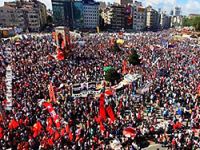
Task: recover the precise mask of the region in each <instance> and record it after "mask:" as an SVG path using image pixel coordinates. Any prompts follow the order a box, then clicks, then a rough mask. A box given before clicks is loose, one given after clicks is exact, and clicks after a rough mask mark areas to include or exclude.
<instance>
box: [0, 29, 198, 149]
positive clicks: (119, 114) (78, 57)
mask: <svg viewBox="0 0 200 150" xmlns="http://www.w3.org/2000/svg"><path fill="white" fill-rule="evenodd" d="M175 33H176V31H171V30H168V31H162V32H156V33H153V32H144V33H138V34H124V35H123V38H124V41H125V43H124V44H123V45H121V47H120V48H121V49H122V51H120V52H117V53H116V52H113V51H111V50H110V49H109V48H110V47H111V43H110V39H111V37H115V38H116V39H117V38H118V37H117V36H118V34H117V33H116V34H109V33H102V34H92V35H85V36H82V37H78V38H75V37H74V38H73V42H74V43H73V42H72V43H73V49H72V53H71V54H70V56H69V57H68V58H67V59H65V60H63V61H58V60H56V59H55V58H54V57H53V55H54V53H55V51H56V47H55V46H54V44H53V42H52V38H51V35H45V36H35V37H31V36H28V37H27V38H24V39H23V40H20V41H19V42H18V44H16V42H14V41H6V42H2V43H1V44H0V60H1V61H0V111H1V117H0V147H1V149H8V148H12V149H21V150H22V149H23V150H24V149H60V150H62V149H63V150H65V149H86V150H88V149H114V148H113V145H114V144H116V143H117V144H116V145H117V146H116V147H115V149H117V147H118V148H119V149H120V147H121V149H140V148H142V147H145V146H148V144H151V142H155V143H159V144H161V145H162V146H165V147H170V148H173V149H197V148H200V138H199V137H200V132H199V129H200V124H199V122H200V108H199V97H198V93H197V91H198V86H199V84H200V77H199V75H200V72H199V70H200V61H199V58H200V46H198V44H197V41H196V40H192V39H181V40H177V41H174V42H172V43H170V45H169V46H168V47H165V46H163V45H162V40H163V38H165V39H166V38H167V39H168V40H171V39H170V38H172V34H175ZM77 41H85V44H79V43H78V42H77ZM125 45H128V46H125ZM133 48H134V49H135V50H136V51H137V52H138V54H139V55H140V56H141V59H142V60H141V64H140V65H136V66H133V65H131V64H128V66H127V68H128V73H129V74H134V73H137V74H140V75H141V76H142V79H141V82H137V81H134V82H133V83H132V84H130V85H128V86H125V87H123V88H122V89H121V90H120V91H119V92H115V93H114V94H113V95H111V96H105V99H104V100H105V104H104V105H105V107H107V106H111V108H112V109H113V112H114V116H115V120H114V121H111V119H110V118H109V115H108V114H106V116H107V117H106V119H104V120H103V121H99V120H98V119H99V118H98V116H99V105H100V104H99V103H100V102H99V97H94V96H91V95H89V96H87V97H83V98H81V97H72V89H71V87H72V85H73V84H75V83H84V82H90V81H95V82H100V81H102V80H104V70H103V68H104V67H105V66H112V67H113V68H115V69H116V70H117V71H118V72H119V73H122V62H123V61H124V60H128V56H129V55H130V53H131V49H133ZM7 49H11V51H12V63H11V65H12V70H13V107H12V111H7V110H6V84H5V77H6V66H7V65H8V62H7V61H6V50H7ZM147 82H148V83H151V84H150V87H149V89H148V91H146V92H144V93H138V89H141V88H143V87H144V86H145V85H146V83H147ZM50 83H52V84H53V87H54V90H55V97H56V102H51V105H52V107H53V108H54V110H55V112H56V114H58V116H59V122H60V125H59V126H56V125H55V122H54V120H53V118H52V117H51V114H49V112H48V110H47V109H46V108H45V107H44V106H43V105H40V101H42V100H43V101H49V99H50V97H49V89H48V87H49V84H50ZM99 122H100V123H99ZM127 127H131V128H134V129H135V136H134V137H128V136H126V135H124V134H123V130H124V129H125V128H127Z"/></svg>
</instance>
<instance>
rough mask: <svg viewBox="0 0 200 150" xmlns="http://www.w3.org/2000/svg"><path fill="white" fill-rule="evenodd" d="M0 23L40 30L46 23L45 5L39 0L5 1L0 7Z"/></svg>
mask: <svg viewBox="0 0 200 150" xmlns="http://www.w3.org/2000/svg"><path fill="white" fill-rule="evenodd" d="M0 12H1V13H0V25H1V26H4V27H9V26H13V27H14V26H15V27H20V28H22V29H23V30H24V31H26V30H27V29H28V30H29V31H30V32H38V31H40V30H41V29H42V28H43V27H44V26H45V25H46V23H47V12H46V6H45V5H44V4H43V3H41V2H39V1H16V2H15V1H14V2H5V3H4V6H3V7H1V8H0Z"/></svg>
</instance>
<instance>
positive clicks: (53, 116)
mask: <svg viewBox="0 0 200 150" xmlns="http://www.w3.org/2000/svg"><path fill="white" fill-rule="evenodd" d="M43 106H44V107H45V108H47V110H48V112H49V113H50V115H51V117H52V118H53V121H54V123H55V125H56V127H57V128H60V121H59V116H58V115H57V114H56V112H55V110H54V108H53V106H52V105H51V103H48V102H43Z"/></svg>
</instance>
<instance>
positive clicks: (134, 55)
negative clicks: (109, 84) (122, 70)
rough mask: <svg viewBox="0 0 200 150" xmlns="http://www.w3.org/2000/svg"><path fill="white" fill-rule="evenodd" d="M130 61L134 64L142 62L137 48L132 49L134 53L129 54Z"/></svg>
mask: <svg viewBox="0 0 200 150" xmlns="http://www.w3.org/2000/svg"><path fill="white" fill-rule="evenodd" d="M128 61H129V63H130V64H132V65H139V64H140V59H139V55H138V54H137V52H136V50H132V54H131V55H130V56H129V59H128Z"/></svg>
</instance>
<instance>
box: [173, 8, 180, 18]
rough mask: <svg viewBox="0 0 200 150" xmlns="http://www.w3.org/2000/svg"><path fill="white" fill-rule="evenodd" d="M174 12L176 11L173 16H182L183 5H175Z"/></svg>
mask: <svg viewBox="0 0 200 150" xmlns="http://www.w3.org/2000/svg"><path fill="white" fill-rule="evenodd" d="M173 12H174V14H173V16H180V15H181V7H175V8H174V11H173Z"/></svg>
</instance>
